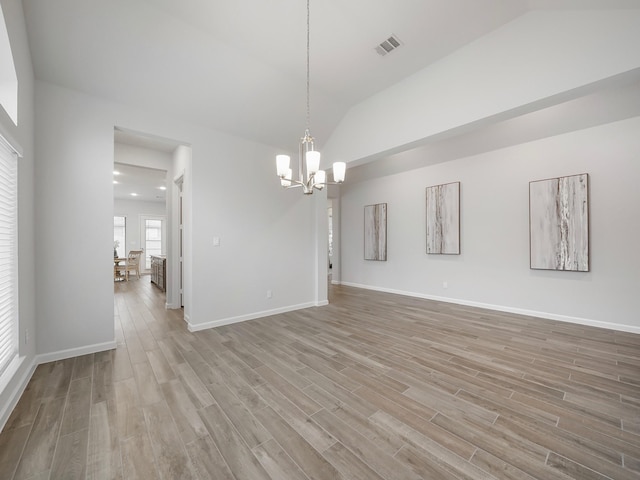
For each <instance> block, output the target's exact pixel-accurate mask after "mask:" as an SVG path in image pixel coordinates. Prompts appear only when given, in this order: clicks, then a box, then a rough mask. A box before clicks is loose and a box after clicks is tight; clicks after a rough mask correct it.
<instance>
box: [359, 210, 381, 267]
mask: <svg viewBox="0 0 640 480" xmlns="http://www.w3.org/2000/svg"><path fill="white" fill-rule="evenodd" d="M364 259H365V260H380V261H386V260H387V204H386V203H378V204H376V205H366V206H365V207H364Z"/></svg>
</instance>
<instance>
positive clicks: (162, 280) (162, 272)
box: [151, 255, 167, 292]
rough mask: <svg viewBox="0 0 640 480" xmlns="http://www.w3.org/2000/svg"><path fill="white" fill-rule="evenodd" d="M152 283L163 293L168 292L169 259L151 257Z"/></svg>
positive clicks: (163, 256) (159, 256)
mask: <svg viewBox="0 0 640 480" xmlns="http://www.w3.org/2000/svg"><path fill="white" fill-rule="evenodd" d="M151 283H155V284H156V286H157V287H158V288H159V289H160V290H162V291H163V292H166V291H167V257H166V255H158V256H156V255H151Z"/></svg>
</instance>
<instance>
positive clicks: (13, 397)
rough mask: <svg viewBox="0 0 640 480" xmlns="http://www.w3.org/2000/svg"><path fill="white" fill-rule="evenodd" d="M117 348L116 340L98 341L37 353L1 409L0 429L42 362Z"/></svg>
mask: <svg viewBox="0 0 640 480" xmlns="http://www.w3.org/2000/svg"><path fill="white" fill-rule="evenodd" d="M114 348H116V341H115V340H113V341H112V342H105V343H98V344H95V345H87V346H84V347H80V348H70V349H68V350H60V351H58V352H51V353H42V354H40V355H36V356H35V357H34V358H33V360H32V361H31V364H30V365H29V367H28V368H26V369H25V371H24V373H23V374H22V376H21V377H20V380H19V381H18V384H17V385H16V387H15V388H14V389H13V392H11V394H10V395H9V399H8V401H7V403H6V404H5V405H4V406H3V408H2V411H0V431H1V430H2V429H3V428H4V426H5V424H6V423H7V420H9V416H10V415H11V412H13V409H14V408H15V407H16V405H17V404H18V401H19V400H20V397H21V396H22V394H23V393H24V390H25V388H27V385H28V384H29V380H31V377H32V376H33V372H35V371H36V367H37V366H38V365H40V364H42V363H48V362H55V361H57V360H64V359H66V358H72V357H79V356H81V355H88V354H90V353H97V352H103V351H105V350H113V349H114Z"/></svg>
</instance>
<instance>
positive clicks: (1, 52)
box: [0, 6, 18, 125]
mask: <svg viewBox="0 0 640 480" xmlns="http://www.w3.org/2000/svg"><path fill="white" fill-rule="evenodd" d="M0 105H2V108H4V110H5V112H7V115H9V118H11V120H13V123H14V124H16V125H18V76H17V75H16V67H15V65H14V63H13V53H12V52H11V43H10V42H9V34H8V33H7V24H6V22H5V18H4V13H3V12H2V7H1V6H0Z"/></svg>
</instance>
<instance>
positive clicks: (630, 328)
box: [342, 282, 640, 333]
mask: <svg viewBox="0 0 640 480" xmlns="http://www.w3.org/2000/svg"><path fill="white" fill-rule="evenodd" d="M342 285H345V286H348V287H356V288H364V289H367V290H375V291H378V292H385V293H394V294H396V295H406V296H407V297H416V298H424V299H425V300H435V301H438V302H446V303H455V304H458V305H466V306H468V307H478V308H486V309H488V310H495V311H498V312H507V313H515V314H517V315H526V316H529V317H538V318H544V319H547V320H557V321H559V322H566V323H575V324H578V325H585V326H589V327H598V328H606V329H609V330H618V331H621V332H627V333H640V327H636V326H634V325H625V324H623V323H609V322H602V321H600V320H592V319H589V318H581V317H571V316H568V315H558V314H556V313H548V312H540V311H537V310H527V309H524V308H516V307H507V306H504V305H494V304H490V303H482V302H474V301H471V300H461V299H458V298H449V297H438V296H435V295H427V294H424V293H416V292H405V291H403V290H395V289H392V288H384V287H375V286H372V285H361V284H359V283H352V282H342Z"/></svg>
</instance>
